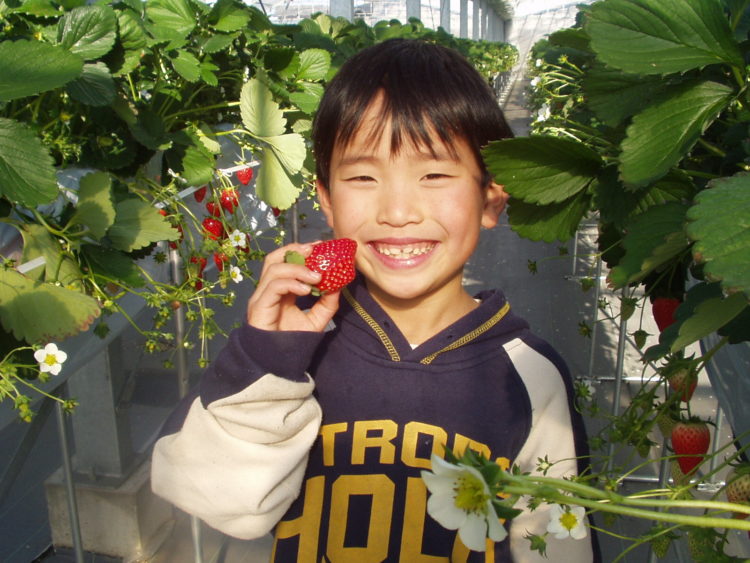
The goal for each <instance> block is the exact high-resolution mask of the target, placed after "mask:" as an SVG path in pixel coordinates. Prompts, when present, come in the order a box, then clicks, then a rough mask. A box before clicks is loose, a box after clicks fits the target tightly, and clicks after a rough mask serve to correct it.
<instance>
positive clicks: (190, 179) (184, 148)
mask: <svg viewBox="0 0 750 563" xmlns="http://www.w3.org/2000/svg"><path fill="white" fill-rule="evenodd" d="M172 138H173V139H174V144H173V146H172V148H171V149H170V150H169V151H167V153H166V155H165V156H166V158H167V162H168V163H169V165H170V167H171V168H172V169H173V170H174V171H175V172H177V173H179V174H180V175H181V176H182V177H183V178H184V179H185V181H186V182H187V183H188V184H189V185H191V186H199V185H201V184H207V183H208V182H210V181H211V180H212V179H213V175H214V171H215V167H216V160H215V158H214V155H213V154H212V153H211V151H209V150H208V149H207V148H206V146H205V145H204V144H203V142H202V141H201V139H200V137H199V135H198V134H197V133H195V132H193V131H190V130H183V131H178V132H177V133H175V134H173V135H172Z"/></svg>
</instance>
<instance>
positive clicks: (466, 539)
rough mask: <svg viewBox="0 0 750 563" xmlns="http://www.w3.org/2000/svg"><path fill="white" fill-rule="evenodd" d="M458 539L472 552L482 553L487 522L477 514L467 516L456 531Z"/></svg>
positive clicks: (485, 542) (484, 546)
mask: <svg viewBox="0 0 750 563" xmlns="http://www.w3.org/2000/svg"><path fill="white" fill-rule="evenodd" d="M458 537H460V538H461V541H462V542H463V543H464V545H465V546H466V547H468V548H469V549H471V550H473V551H484V550H485V548H486V546H487V541H486V538H487V521H486V520H485V519H484V518H483V517H482V516H480V515H478V514H467V515H466V520H465V521H464V523H463V524H462V525H461V527H460V528H459V529H458Z"/></svg>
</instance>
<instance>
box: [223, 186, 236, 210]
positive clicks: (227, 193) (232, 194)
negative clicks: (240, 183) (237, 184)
mask: <svg viewBox="0 0 750 563" xmlns="http://www.w3.org/2000/svg"><path fill="white" fill-rule="evenodd" d="M219 202H220V203H221V206H222V207H223V208H224V209H225V210H226V211H227V213H234V209H235V207H237V206H238V205H239V204H240V197H239V195H238V194H237V190H235V189H234V188H227V189H226V190H222V191H221V196H219Z"/></svg>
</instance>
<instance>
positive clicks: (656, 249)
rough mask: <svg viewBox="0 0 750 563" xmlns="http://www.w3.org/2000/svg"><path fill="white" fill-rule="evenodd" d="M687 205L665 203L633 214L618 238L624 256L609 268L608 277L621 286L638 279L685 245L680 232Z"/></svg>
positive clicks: (680, 250)
mask: <svg viewBox="0 0 750 563" xmlns="http://www.w3.org/2000/svg"><path fill="white" fill-rule="evenodd" d="M686 212H687V207H686V206H685V205H683V204H681V203H665V204H664V205H658V206H655V207H651V208H650V209H648V210H646V211H645V212H643V213H641V214H640V215H638V216H636V217H635V218H634V219H633V220H632V221H631V222H630V223H629V224H628V225H627V226H626V231H627V234H626V235H625V238H624V239H623V241H622V246H623V248H624V249H625V255H624V256H623V257H622V259H621V260H620V262H619V264H617V266H615V267H614V268H612V270H611V271H610V273H609V277H608V280H609V282H610V283H611V284H612V285H613V286H614V287H624V286H626V285H628V284H631V283H634V282H637V281H639V280H642V279H643V278H644V277H645V276H646V275H648V274H649V273H650V272H652V271H653V270H655V269H656V268H658V267H659V266H661V265H662V264H664V263H665V262H667V261H668V260H670V259H671V258H672V257H674V256H675V255H677V254H678V253H680V252H682V251H683V250H685V249H686V248H687V245H688V241H687V237H686V235H685V232H684V226H683V225H684V223H685V213H686Z"/></svg>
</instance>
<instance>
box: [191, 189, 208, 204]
mask: <svg viewBox="0 0 750 563" xmlns="http://www.w3.org/2000/svg"><path fill="white" fill-rule="evenodd" d="M207 189H208V186H203V187H201V188H198V189H197V190H195V193H194V194H193V195H194V196H195V201H197V202H198V203H200V202H201V201H203V198H205V197H206V190H207Z"/></svg>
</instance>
